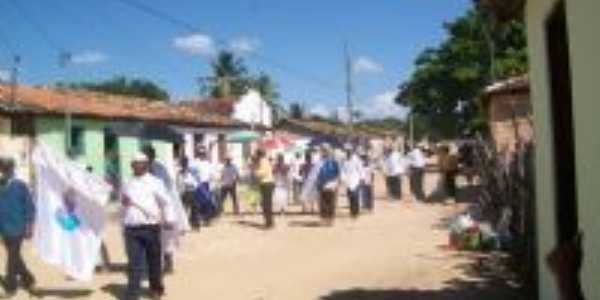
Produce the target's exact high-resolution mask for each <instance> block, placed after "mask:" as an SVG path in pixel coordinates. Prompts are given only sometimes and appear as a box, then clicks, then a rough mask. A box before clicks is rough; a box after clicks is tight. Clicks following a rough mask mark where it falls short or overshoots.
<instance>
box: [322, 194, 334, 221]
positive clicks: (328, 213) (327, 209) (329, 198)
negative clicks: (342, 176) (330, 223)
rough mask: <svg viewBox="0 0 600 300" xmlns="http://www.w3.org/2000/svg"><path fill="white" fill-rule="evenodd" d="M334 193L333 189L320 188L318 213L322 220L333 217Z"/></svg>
mask: <svg viewBox="0 0 600 300" xmlns="http://www.w3.org/2000/svg"><path fill="white" fill-rule="evenodd" d="M335 206H336V195H335V191H331V190H321V192H320V195H319V214H320V215H321V219H323V220H333V219H334V218H335Z"/></svg>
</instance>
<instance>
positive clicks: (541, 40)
mask: <svg viewBox="0 0 600 300" xmlns="http://www.w3.org/2000/svg"><path fill="white" fill-rule="evenodd" d="M507 2H511V1H507ZM598 15H600V1H595V0H568V1H560V0H528V1H527V3H526V9H525V18H526V23H527V33H528V45H529V57H530V64H531V67H530V82H531V99H532V104H533V113H534V128H535V132H536V144H537V147H536V172H537V176H536V197H537V203H536V207H537V228H538V251H539V284H540V287H539V294H540V299H551V300H555V299H559V294H558V289H557V285H556V282H555V280H554V277H553V275H552V274H551V272H550V270H549V268H548V267H547V264H546V261H545V259H546V257H547V255H548V253H550V252H551V251H552V250H553V249H554V248H555V247H557V246H558V245H565V244H568V243H569V242H570V241H573V239H574V237H575V236H576V234H577V233H578V232H582V233H583V253H584V258H583V263H582V273H581V281H582V288H583V291H584V294H585V297H586V299H600V286H599V285H598V275H599V274H600V252H598V249H600V234H599V233H600V220H599V218H598V212H599V211H600V201H598V189H597V187H598V178H599V177H600V159H599V157H598V154H599V153H600V134H599V131H598V117H599V116H600V102H599V101H598V87H599V86H600V77H599V76H598V75H597V72H598V70H600V57H599V56H598V53H600V39H598V29H599V28H600V18H598Z"/></svg>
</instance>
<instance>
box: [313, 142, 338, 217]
mask: <svg viewBox="0 0 600 300" xmlns="http://www.w3.org/2000/svg"><path fill="white" fill-rule="evenodd" d="M339 177H340V167H339V164H338V162H337V161H336V160H335V159H334V158H333V153H332V149H331V146H329V145H323V146H322V147H321V161H320V163H319V169H318V175H317V191H319V212H320V216H321V219H322V221H323V222H324V223H325V225H327V226H332V225H333V222H334V220H335V208H336V204H337V189H338V184H339Z"/></svg>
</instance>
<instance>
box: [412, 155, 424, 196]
mask: <svg viewBox="0 0 600 300" xmlns="http://www.w3.org/2000/svg"><path fill="white" fill-rule="evenodd" d="M408 158H409V162H410V190H411V192H412V194H413V197H415V199H416V200H417V201H424V200H425V193H424V192H423V174H424V172H425V164H426V162H425V155H424V154H423V151H422V150H421V148H419V147H415V148H414V149H412V150H411V151H410V152H409V154H408Z"/></svg>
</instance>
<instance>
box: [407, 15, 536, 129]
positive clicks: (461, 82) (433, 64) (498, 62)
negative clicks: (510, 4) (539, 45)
mask: <svg viewBox="0 0 600 300" xmlns="http://www.w3.org/2000/svg"><path fill="white" fill-rule="evenodd" d="M444 28H445V30H446V32H447V38H446V39H445V40H444V41H443V42H442V43H441V44H440V45H439V46H438V47H435V48H429V49H426V50H425V51H423V52H422V53H421V54H420V55H419V56H418V58H417V59H416V61H415V65H416V69H415V71H414V73H413V74H412V76H411V78H410V79H409V80H408V81H406V82H405V83H403V84H402V85H401V86H400V91H399V93H398V96H397V98H396V102H398V103H399V104H404V105H407V106H409V107H410V108H411V110H412V112H413V113H414V114H416V115H418V116H419V118H420V119H425V120H427V122H428V123H429V124H430V127H431V128H436V129H438V131H439V132H438V133H439V134H440V135H442V136H451V135H454V134H456V133H457V132H458V131H460V130H464V129H466V128H469V127H470V126H471V125H472V121H474V120H477V119H478V117H479V116H478V115H479V111H478V107H477V103H476V101H475V99H476V98H477V96H478V94H479V93H480V92H481V91H482V89H483V88H484V87H485V86H486V85H488V84H490V83H491V82H493V81H495V80H498V79H503V78H506V77H509V76H514V75H520V74H523V73H526V72H527V69H528V67H527V54H526V47H527V46H526V36H525V25H524V22H523V21H522V20H512V21H509V22H508V23H500V22H496V21H495V20H494V18H493V16H492V15H491V14H488V13H487V11H486V10H485V9H482V8H480V7H475V8H473V9H471V10H469V11H468V12H467V13H466V15H464V16H462V17H459V18H458V19H456V20H455V21H453V22H450V23H447V24H445V25H444Z"/></svg>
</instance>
